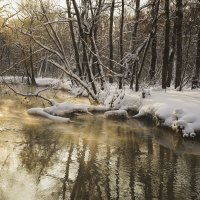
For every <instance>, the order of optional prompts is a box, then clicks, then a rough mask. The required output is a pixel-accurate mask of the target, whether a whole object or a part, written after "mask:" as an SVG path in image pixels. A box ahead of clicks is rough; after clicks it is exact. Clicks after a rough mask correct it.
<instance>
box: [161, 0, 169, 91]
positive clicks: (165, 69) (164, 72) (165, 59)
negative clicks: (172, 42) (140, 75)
mask: <svg viewBox="0 0 200 200" xmlns="http://www.w3.org/2000/svg"><path fill="white" fill-rule="evenodd" d="M165 18H166V19H165V47H164V55H163V66H162V89H166V87H167V72H168V71H169V35H170V19H169V0H165ZM170 82H171V81H170Z"/></svg>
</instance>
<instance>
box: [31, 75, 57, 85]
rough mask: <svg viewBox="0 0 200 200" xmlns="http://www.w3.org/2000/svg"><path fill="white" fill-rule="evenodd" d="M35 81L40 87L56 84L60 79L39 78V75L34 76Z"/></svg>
mask: <svg viewBox="0 0 200 200" xmlns="http://www.w3.org/2000/svg"><path fill="white" fill-rule="evenodd" d="M35 81H36V83H37V85H38V86H40V87H46V86H51V85H56V84H58V83H59V82H60V80H58V79H55V78H40V77H39V78H36V79H35Z"/></svg>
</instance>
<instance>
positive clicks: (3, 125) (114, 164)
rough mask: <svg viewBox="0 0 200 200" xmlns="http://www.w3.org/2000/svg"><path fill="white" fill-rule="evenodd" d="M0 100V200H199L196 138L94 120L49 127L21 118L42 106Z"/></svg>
mask: <svg viewBox="0 0 200 200" xmlns="http://www.w3.org/2000/svg"><path fill="white" fill-rule="evenodd" d="M30 90H33V89H30ZM47 95H49V96H50V97H52V98H55V99H56V100H57V101H60V102H62V101H64V100H65V101H68V102H73V103H89V101H88V100H87V98H74V97H73V96H71V95H69V94H67V93H65V92H63V91H56V92H55V91H53V92H49V93H47ZM0 98H1V99H0V152H1V156H0V169H1V170H0V199H2V200H4V199H5V200H13V199H15V200H24V199H27V200H58V199H66V200H68V199H77V200H87V199H92V200H93V199H94V200H97V199H123V200H126V199H127V200H129V199H130V200H131V199H141V200H142V199H148V200H149V199H170V200H172V199H188V200H189V199H200V142H199V139H195V140H184V138H182V136H181V135H179V134H178V133H174V132H172V131H171V130H169V129H161V128H156V127H155V126H154V125H153V124H152V123H151V122H148V121H141V120H140V121H138V120H134V119H129V120H127V121H114V120H107V119H104V117H103V115H101V114H97V115H94V116H90V115H86V114H84V115H79V116H76V117H74V118H73V121H75V122H74V123H68V124H63V123H55V122H51V121H49V120H47V119H43V118H41V117H34V116H29V115H28V114H27V112H26V110H27V109H28V108H31V107H33V106H34V107H35V106H36V105H38V106H45V104H44V102H42V101H41V100H36V99H34V98H32V99H27V98H24V97H23V98H22V97H18V96H15V95H13V94H11V93H10V92H5V91H4V90H3V93H2V94H1V95H0Z"/></svg>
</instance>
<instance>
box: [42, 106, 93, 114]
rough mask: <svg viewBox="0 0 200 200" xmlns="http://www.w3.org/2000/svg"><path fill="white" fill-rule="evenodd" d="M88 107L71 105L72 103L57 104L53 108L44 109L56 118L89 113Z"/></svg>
mask: <svg viewBox="0 0 200 200" xmlns="http://www.w3.org/2000/svg"><path fill="white" fill-rule="evenodd" d="M88 107H89V106H88V105H86V104H70V103H57V104H55V105H53V106H50V107H46V108H44V112H46V113H48V114H50V115H55V116H61V117H63V116H67V115H70V114H74V113H88V114H91V113H90V112H89V111H88Z"/></svg>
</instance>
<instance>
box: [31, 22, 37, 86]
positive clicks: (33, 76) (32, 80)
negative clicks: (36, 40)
mask: <svg viewBox="0 0 200 200" xmlns="http://www.w3.org/2000/svg"><path fill="white" fill-rule="evenodd" d="M30 35H32V22H31V25H30ZM29 54H30V68H31V74H30V78H31V84H32V85H37V83H36V81H35V72H34V64H33V48H32V38H31V37H30V40H29Z"/></svg>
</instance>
